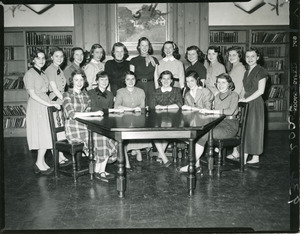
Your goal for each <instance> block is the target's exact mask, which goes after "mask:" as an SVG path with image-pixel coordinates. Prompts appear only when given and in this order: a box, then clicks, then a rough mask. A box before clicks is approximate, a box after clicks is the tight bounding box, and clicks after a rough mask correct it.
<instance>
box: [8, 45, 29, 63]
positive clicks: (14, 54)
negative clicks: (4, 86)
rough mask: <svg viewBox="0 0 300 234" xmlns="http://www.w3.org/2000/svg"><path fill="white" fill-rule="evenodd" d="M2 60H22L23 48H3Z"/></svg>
mask: <svg viewBox="0 0 300 234" xmlns="http://www.w3.org/2000/svg"><path fill="white" fill-rule="evenodd" d="M4 60H6V61H7V60H24V47H13V46H7V47H5V48H4Z"/></svg>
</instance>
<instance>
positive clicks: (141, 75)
mask: <svg viewBox="0 0 300 234" xmlns="http://www.w3.org/2000/svg"><path fill="white" fill-rule="evenodd" d="M136 49H137V51H138V52H139V56H137V57H134V58H132V59H131V60H130V71H132V72H134V73H135V75H136V87H139V88H141V89H143V90H144V92H145V95H146V106H149V105H150V103H151V99H152V97H153V94H154V91H155V86H154V72H155V69H156V66H157V65H158V64H159V63H158V60H157V58H155V57H153V56H151V55H152V54H153V48H152V44H151V42H150V41H149V39H148V38H146V37H141V38H140V39H139V41H138V45H137V47H136Z"/></svg>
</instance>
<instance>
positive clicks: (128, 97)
mask: <svg viewBox="0 0 300 234" xmlns="http://www.w3.org/2000/svg"><path fill="white" fill-rule="evenodd" d="M123 79H124V83H125V85H126V87H125V88H120V89H118V90H117V95H116V101H115V109H122V110H124V111H134V112H140V111H141V110H142V108H145V92H144V90H143V89H141V88H138V87H135V84H136V78H135V74H134V72H132V71H127V72H125V73H124V76H123ZM148 147H149V148H150V147H151V144H150V142H149V143H148V142H141V141H138V142H132V141H130V143H129V144H127V145H125V146H124V152H125V160H126V165H125V166H126V168H130V163H129V159H128V154H127V151H129V150H135V152H136V159H137V160H138V161H142V153H141V151H140V149H144V148H148Z"/></svg>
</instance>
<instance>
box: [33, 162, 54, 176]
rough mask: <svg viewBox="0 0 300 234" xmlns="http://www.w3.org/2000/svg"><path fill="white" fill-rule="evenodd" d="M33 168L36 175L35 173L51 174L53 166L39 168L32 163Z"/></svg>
mask: <svg viewBox="0 0 300 234" xmlns="http://www.w3.org/2000/svg"><path fill="white" fill-rule="evenodd" d="M33 169H34V173H35V174H36V175H37V174H42V175H49V174H51V173H52V172H53V168H49V169H48V170H44V171H43V170H40V168H39V167H38V166H37V165H36V164H34V167H33Z"/></svg>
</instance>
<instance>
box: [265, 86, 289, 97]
mask: <svg viewBox="0 0 300 234" xmlns="http://www.w3.org/2000/svg"><path fill="white" fill-rule="evenodd" d="M284 90H285V88H284V87H282V86H272V87H271V89H270V91H269V98H283V97H284Z"/></svg>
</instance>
